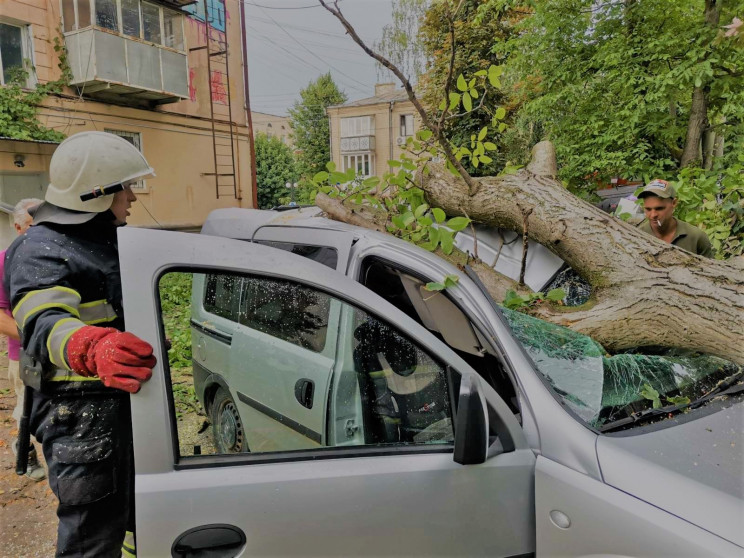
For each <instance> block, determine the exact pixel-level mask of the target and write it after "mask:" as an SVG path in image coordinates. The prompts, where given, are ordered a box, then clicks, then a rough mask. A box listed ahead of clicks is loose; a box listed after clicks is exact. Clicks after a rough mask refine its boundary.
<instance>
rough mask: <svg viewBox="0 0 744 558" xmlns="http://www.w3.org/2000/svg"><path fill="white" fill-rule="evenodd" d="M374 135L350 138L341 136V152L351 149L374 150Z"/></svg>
mask: <svg viewBox="0 0 744 558" xmlns="http://www.w3.org/2000/svg"><path fill="white" fill-rule="evenodd" d="M374 150H375V136H355V137H351V138H341V152H342V153H346V152H352V151H374Z"/></svg>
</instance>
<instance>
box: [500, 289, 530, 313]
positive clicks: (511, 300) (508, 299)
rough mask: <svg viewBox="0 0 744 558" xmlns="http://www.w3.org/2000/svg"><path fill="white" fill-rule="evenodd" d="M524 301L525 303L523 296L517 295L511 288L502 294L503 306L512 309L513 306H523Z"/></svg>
mask: <svg viewBox="0 0 744 558" xmlns="http://www.w3.org/2000/svg"><path fill="white" fill-rule="evenodd" d="M524 303H525V300H524V298H522V297H521V296H519V295H518V294H517V293H516V292H515V291H513V290H511V289H509V290H508V291H506V295H505V296H504V306H506V307H507V308H509V309H512V310H514V309H515V308H519V307H521V306H524Z"/></svg>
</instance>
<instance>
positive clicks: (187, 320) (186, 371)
mask: <svg viewBox="0 0 744 558" xmlns="http://www.w3.org/2000/svg"><path fill="white" fill-rule="evenodd" d="M192 277H193V276H192V274H191V273H181V272H174V273H167V274H165V275H164V276H163V277H162V278H161V279H160V283H159V291H160V307H161V310H162V316H163V325H164V328H165V337H166V339H168V341H169V342H170V344H171V346H170V349H168V363H169V365H170V373H171V384H172V386H173V398H174V402H175V405H176V415H177V416H178V417H180V416H181V414H183V413H184V412H186V411H189V410H191V409H193V408H195V406H196V404H197V398H196V392H195V391H194V382H193V372H192V366H193V364H192V361H191V284H192Z"/></svg>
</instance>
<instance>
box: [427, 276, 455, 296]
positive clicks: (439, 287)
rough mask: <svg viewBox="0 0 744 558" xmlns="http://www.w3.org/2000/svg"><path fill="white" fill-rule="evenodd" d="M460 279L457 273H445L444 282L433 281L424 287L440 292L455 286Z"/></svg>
mask: <svg viewBox="0 0 744 558" xmlns="http://www.w3.org/2000/svg"><path fill="white" fill-rule="evenodd" d="M459 281H460V278H459V277H458V276H457V275H445V276H444V280H443V281H442V282H439V283H438V282H434V281H432V282H431V283H427V284H426V286H425V287H424V288H425V289H426V290H427V291H431V292H438V291H443V290H444V289H449V288H450V287H454V286H455V285H457V283H458V282H459Z"/></svg>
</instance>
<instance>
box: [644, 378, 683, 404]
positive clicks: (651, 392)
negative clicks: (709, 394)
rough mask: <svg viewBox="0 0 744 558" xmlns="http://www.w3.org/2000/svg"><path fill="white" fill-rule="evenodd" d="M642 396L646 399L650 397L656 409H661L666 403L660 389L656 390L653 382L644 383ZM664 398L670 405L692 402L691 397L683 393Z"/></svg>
mask: <svg viewBox="0 0 744 558" xmlns="http://www.w3.org/2000/svg"><path fill="white" fill-rule="evenodd" d="M640 395H641V397H643V398H644V399H648V400H649V401H651V402H652V407H653V408H654V409H661V408H662V407H663V406H664V404H663V403H662V401H661V396H660V394H659V392H658V391H656V390H655V389H654V388H653V387H652V386H651V384H643V386H642V388H641V391H640ZM664 399H665V400H666V402H667V404H668V405H689V404H690V398H689V397H686V396H683V395H672V396H664Z"/></svg>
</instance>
